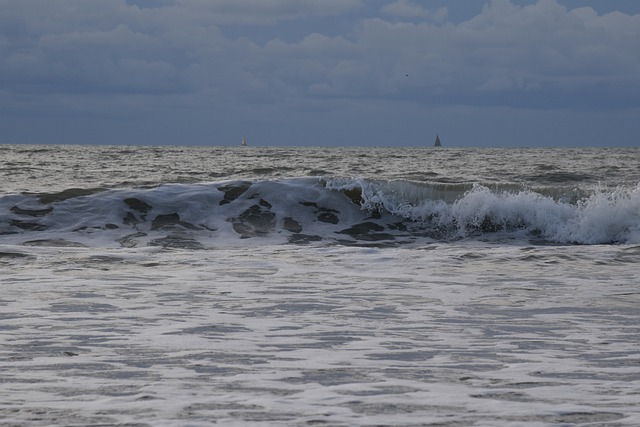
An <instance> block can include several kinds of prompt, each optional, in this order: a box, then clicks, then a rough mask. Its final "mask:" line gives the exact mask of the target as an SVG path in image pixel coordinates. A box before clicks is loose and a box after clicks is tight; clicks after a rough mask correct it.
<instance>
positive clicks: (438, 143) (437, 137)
mask: <svg viewBox="0 0 640 427" xmlns="http://www.w3.org/2000/svg"><path fill="white" fill-rule="evenodd" d="M434 147H442V144H441V143H440V137H439V136H438V135H437V134H436V143H435V145H434Z"/></svg>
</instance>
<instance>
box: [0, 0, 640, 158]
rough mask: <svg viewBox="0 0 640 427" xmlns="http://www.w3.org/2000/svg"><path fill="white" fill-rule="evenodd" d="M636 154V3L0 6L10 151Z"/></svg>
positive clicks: (194, 1)
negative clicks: (162, 148)
mask: <svg viewBox="0 0 640 427" xmlns="http://www.w3.org/2000/svg"><path fill="white" fill-rule="evenodd" d="M243 135H245V136H246V138H247V141H248V143H249V145H258V146H298V145H300V146H431V145H433V142H434V140H435V137H436V135H439V136H440V139H441V141H442V144H443V146H450V147H523V146H527V147H529V146H531V147H535V146H541V147H552V146H572V147H573V146H584V147H590V146H627V147H638V146H640V1H638V0H606V1H604V0H449V1H445V0H268V1H267V0H0V143H31V144H126V145H213V146H221V145H222V146H224V145H239V144H240V141H241V138H242V136H243Z"/></svg>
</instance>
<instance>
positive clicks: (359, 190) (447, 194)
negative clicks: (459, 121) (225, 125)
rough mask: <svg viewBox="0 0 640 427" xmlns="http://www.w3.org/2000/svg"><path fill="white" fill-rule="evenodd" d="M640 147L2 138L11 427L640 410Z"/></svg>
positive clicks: (0, 206) (469, 418) (343, 421)
mask: <svg viewBox="0 0 640 427" xmlns="http://www.w3.org/2000/svg"><path fill="white" fill-rule="evenodd" d="M639 262H640V149H635V148H624V149H616V148H608V149H595V148H589V149H583V148H565V149H541V148H540V149H453V148H446V147H444V148H275V147H251V146H249V147H124V146H113V147H107V146H54V145H51V146H48V145H43V146H30V145H0V336H1V346H0V370H1V371H2V372H3V374H2V391H0V395H2V399H0V419H2V420H5V421H4V422H6V423H7V425H21V426H22V425H24V426H41V425H48V426H57V425H60V426H63V425H64V426H68V425H127V426H129V425H130V426H133V425H135V426H159V425H162V426H185V425H189V426H209V425H214V424H216V425H242V426H245V425H292V426H293V425H295V426H298V425H300V426H302V425H316V424H318V425H332V426H333V425H344V426H352V425H397V426H400V425H402V426H405V425H451V426H454V425H456V426H457V425H492V426H507V425H519V426H540V425H611V426H613V425H615V426H635V425H640V406H639V405H638V403H639V400H638V390H640V357H639V353H638V351H637V343H638V342H639V341H640V312H639V311H638V309H637V308H638V305H639V304H640V290H639V289H638V283H640V269H639V268H638V267H637V266H638V263H639Z"/></svg>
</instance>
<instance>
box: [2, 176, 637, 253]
mask: <svg viewBox="0 0 640 427" xmlns="http://www.w3.org/2000/svg"><path fill="white" fill-rule="evenodd" d="M460 239H483V240H491V239H521V240H526V241H528V242H534V243H541V244H544V243H546V242H549V243H556V244H557V243H560V244H612V243H639V242H640V185H637V186H635V187H620V188H617V189H598V188H595V189H592V190H590V191H586V190H584V189H582V190H578V189H574V190H567V189H566V188H562V187H557V188H554V187H547V188H539V189H535V190H533V189H526V188H520V187H517V186H514V185H503V186H500V185H498V184H496V185H493V186H487V185H477V184H476V185H473V184H442V183H423V182H421V183H417V182H410V181H403V180H398V181H374V180H365V179H353V178H320V177H307V178H293V179H283V180H266V181H249V180H242V181H225V182H215V183H202V184H166V185H162V186H158V187H155V188H146V189H140V188H137V189H102V188H93V189H73V188H72V189H67V190H64V191H61V192H57V193H46V194H28V193H21V194H12V195H5V196H3V197H1V198H0V244H19V245H49V246H107V247H113V246H115V247H138V246H162V247H178V248H186V249H207V248H215V247H220V246H228V245H255V244H256V243H258V242H268V243H284V244H286V243H289V244H344V245H376V246H397V245H403V244H421V243H428V242H433V241H453V240H460Z"/></svg>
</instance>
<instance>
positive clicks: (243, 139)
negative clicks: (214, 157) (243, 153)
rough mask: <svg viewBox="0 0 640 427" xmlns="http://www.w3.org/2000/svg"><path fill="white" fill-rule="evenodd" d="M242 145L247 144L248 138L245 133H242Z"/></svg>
mask: <svg viewBox="0 0 640 427" xmlns="http://www.w3.org/2000/svg"><path fill="white" fill-rule="evenodd" d="M240 145H242V146H243V147H246V146H247V138H245V137H244V135H242V142H241V143H240Z"/></svg>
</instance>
